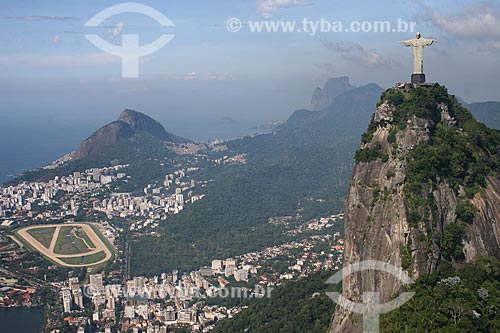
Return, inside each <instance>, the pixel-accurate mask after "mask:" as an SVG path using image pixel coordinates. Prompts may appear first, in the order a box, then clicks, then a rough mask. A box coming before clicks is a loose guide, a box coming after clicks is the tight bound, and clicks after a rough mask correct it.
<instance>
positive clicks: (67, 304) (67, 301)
mask: <svg viewBox="0 0 500 333" xmlns="http://www.w3.org/2000/svg"><path fill="white" fill-rule="evenodd" d="M62 301H63V308H64V312H71V301H72V300H71V290H69V289H68V288H64V289H63V290H62Z"/></svg>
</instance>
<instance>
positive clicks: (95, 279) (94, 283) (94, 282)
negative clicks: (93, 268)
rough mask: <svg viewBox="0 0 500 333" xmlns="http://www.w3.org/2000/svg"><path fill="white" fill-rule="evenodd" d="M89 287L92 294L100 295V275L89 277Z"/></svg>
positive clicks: (101, 288)
mask: <svg viewBox="0 0 500 333" xmlns="http://www.w3.org/2000/svg"><path fill="white" fill-rule="evenodd" d="M90 287H91V291H92V292H97V293H100V292H102V291H103V290H104V285H103V284H102V275H101V274H93V275H91V276H90Z"/></svg>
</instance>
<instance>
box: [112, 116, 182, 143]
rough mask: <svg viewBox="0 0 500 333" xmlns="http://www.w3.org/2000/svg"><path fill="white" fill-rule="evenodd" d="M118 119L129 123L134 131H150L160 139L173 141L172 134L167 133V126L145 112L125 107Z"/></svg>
mask: <svg viewBox="0 0 500 333" xmlns="http://www.w3.org/2000/svg"><path fill="white" fill-rule="evenodd" d="M118 121H123V122H125V123H127V124H128V125H129V126H130V128H132V130H134V131H142V132H148V133H149V134H151V135H152V136H154V137H156V138H158V139H160V140H164V141H172V138H171V135H170V134H168V133H167V131H166V130H165V128H164V127H163V126H162V125H161V124H160V123H159V122H157V121H156V120H154V119H153V118H151V117H150V116H147V115H145V114H144V113H141V112H138V111H135V110H131V109H125V110H124V111H123V112H122V113H121V114H120V117H118Z"/></svg>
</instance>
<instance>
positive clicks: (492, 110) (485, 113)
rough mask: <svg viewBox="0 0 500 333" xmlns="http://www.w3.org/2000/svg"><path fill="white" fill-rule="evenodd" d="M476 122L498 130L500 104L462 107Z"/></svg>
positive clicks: (485, 103)
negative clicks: (467, 110) (466, 109)
mask: <svg viewBox="0 0 500 333" xmlns="http://www.w3.org/2000/svg"><path fill="white" fill-rule="evenodd" d="M464 106H465V107H466V108H468V109H469V111H470V112H472V114H473V115H474V118H476V119H477V120H478V121H480V122H482V123H483V124H485V125H486V126H488V127H491V128H495V129H499V130H500V102H482V103H472V104H466V105H464Z"/></svg>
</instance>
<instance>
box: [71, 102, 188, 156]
mask: <svg viewBox="0 0 500 333" xmlns="http://www.w3.org/2000/svg"><path fill="white" fill-rule="evenodd" d="M137 132H146V133H148V134H149V135H151V136H153V137H155V138H157V139H159V140H161V141H166V142H175V143H181V142H189V140H186V139H183V138H181V137H178V136H176V135H173V134H171V133H168V132H167V131H166V130H165V128H164V127H163V126H162V125H161V124H160V123H159V122H158V121H156V120H154V119H153V118H151V117H150V116H148V115H146V114H144V113H141V112H138V111H135V110H131V109H125V110H124V111H123V112H122V113H120V116H119V117H118V120H116V121H113V122H111V123H109V124H107V125H105V126H103V127H101V128H100V129H99V130H97V131H96V132H95V133H94V134H92V135H91V136H90V137H89V138H88V139H86V140H85V141H83V142H82V144H81V145H80V147H79V148H78V149H77V150H76V153H75V159H83V158H85V157H87V156H89V155H92V154H94V153H96V152H99V151H102V150H103V149H104V148H105V147H108V146H111V145H114V144H116V143H117V142H118V141H120V140H122V139H129V138H130V137H132V136H133V135H134V134H136V133H137Z"/></svg>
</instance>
